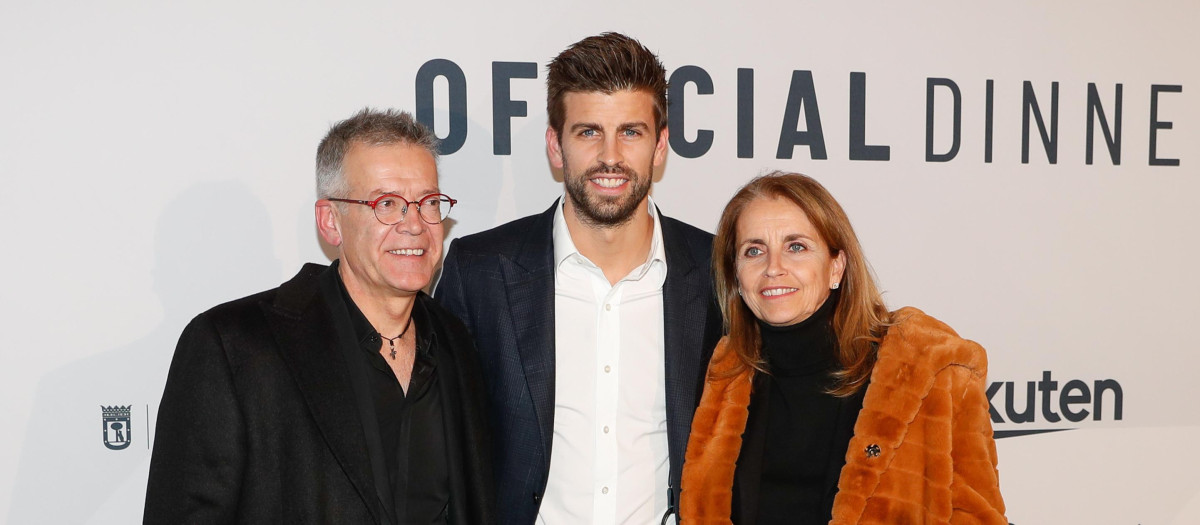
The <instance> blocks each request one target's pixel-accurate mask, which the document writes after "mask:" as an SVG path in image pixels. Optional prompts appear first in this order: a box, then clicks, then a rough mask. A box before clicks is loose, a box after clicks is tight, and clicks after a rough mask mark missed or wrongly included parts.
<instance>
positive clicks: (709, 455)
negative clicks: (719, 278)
mask: <svg viewBox="0 0 1200 525" xmlns="http://www.w3.org/2000/svg"><path fill="white" fill-rule="evenodd" d="M894 319H895V320H896V324H895V325H893V326H892V327H891V328H890V329H889V330H888V333H887V335H886V336H885V337H884V339H883V342H882V343H881V344H880V346H879V359H878V361H877V362H876V364H875V368H874V370H873V371H872V373H871V382H870V386H868V388H867V392H866V394H865V397H864V399H863V409H862V411H861V412H860V413H859V417H858V421H857V422H856V423H855V426H854V437H853V438H852V439H851V440H850V445H849V448H848V450H847V452H846V466H845V467H843V468H842V472H841V475H840V478H839V481H838V494H837V497H836V499H835V500H834V505H833V521H832V523H835V524H850V523H881V524H882V523H887V524H894V523H987V524H998V525H1004V524H1007V523H1008V520H1007V519H1005V517H1004V501H1003V498H1002V497H1001V496H1000V485H999V474H998V472H997V469H996V463H997V458H996V445H995V442H994V441H993V439H992V428H991V419H990V417H989V414H988V401H987V395H986V394H985V385H984V381H985V378H986V376H987V357H986V354H985V353H984V351H983V348H982V347H980V346H979V345H978V344H976V343H974V342H971V341H967V340H965V339H962V338H960V337H959V336H958V334H956V333H955V332H954V330H952V329H950V327H949V326H946V325H945V324H943V323H942V322H940V321H938V320H936V319H934V318H932V317H929V316H927V315H925V314H924V313H923V312H921V311H920V310H917V309H915V308H904V309H901V310H899V311H897V312H895V314H894ZM725 343H726V341H722V342H721V344H720V345H719V346H718V347H717V350H716V351H715V352H714V354H713V359H712V362H711V363H710V365H709V379H708V381H707V383H706V384H705V388H704V394H703V396H702V398H701V401H700V406H699V408H697V409H696V416H695V418H694V419H693V422H692V434H691V441H690V443H689V446H688V449H687V460H686V462H685V463H684V467H683V480H682V493H681V500H680V515H681V520H682V521H681V523H682V524H683V525H697V524H712V523H722V524H724V523H729V522H730V519H729V516H730V510H731V508H732V500H733V497H734V496H733V475H734V470H735V465H736V462H737V456H738V454H739V452H740V451H741V445H742V433H743V432H744V430H745V428H746V418H747V415H748V406H749V403H750V385H751V379H752V374H751V371H745V372H743V373H741V374H738V375H734V376H730V377H725V375H727V374H723V372H726V371H728V370H730V369H731V367H733V366H735V364H736V362H737V356H736V355H734V353H733V352H732V351H731V350H730V349H729V348H728V345H727V344H725Z"/></svg>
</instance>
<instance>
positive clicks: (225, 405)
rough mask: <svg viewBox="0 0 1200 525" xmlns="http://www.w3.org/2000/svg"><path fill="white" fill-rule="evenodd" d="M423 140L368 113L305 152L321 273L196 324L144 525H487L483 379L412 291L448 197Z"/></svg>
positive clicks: (447, 323)
mask: <svg viewBox="0 0 1200 525" xmlns="http://www.w3.org/2000/svg"><path fill="white" fill-rule="evenodd" d="M436 142H437V141H436V138H435V137H434V135H433V132H432V131H430V130H429V129H427V128H425V127H424V126H422V125H420V124H419V123H417V122H415V121H414V120H413V118H412V116H411V115H409V114H408V113H403V112H397V111H390V110H389V111H382V112H381V111H373V110H369V109H368V110H363V111H362V112H360V113H358V114H357V115H354V116H353V117H351V118H350V119H347V120H345V121H342V122H339V123H337V124H336V125H334V126H333V128H332V129H330V131H329V133H328V134H327V135H326V137H325V139H324V140H322V141H321V145H320V146H319V147H318V150H317V191H318V193H319V196H320V199H319V200H318V201H317V204H316V219H317V228H318V230H319V231H320V234H321V237H322V238H324V239H325V241H327V242H328V243H329V244H330V245H332V246H335V247H336V248H337V252H338V260H336V261H334V262H333V264H332V265H330V266H328V267H326V266H320V265H315V264H308V265H305V266H304V268H303V269H301V270H300V273H299V274H298V275H296V277H294V278H292V279H291V280H290V281H288V282H286V283H284V284H283V285H282V286H280V287H279V288H276V289H273V290H269V291H266V292H263V293H260V294H257V295H253V296H250V297H247V298H244V299H239V300H237V301H233V302H230V303H227V304H223V305H220V306H218V307H216V308H213V309H212V310H209V311H208V312H205V313H203V314H201V315H200V316H198V317H196V319H195V320H193V321H192V322H191V323H190V324H189V325H188V327H187V328H186V329H185V330H184V333H183V335H182V337H181V338H180V341H179V346H178V347H177V348H176V351H175V358H174V360H173V362H172V364H171V371H170V374H169V376H168V378H167V386H166V391H165V392H164V394H163V400H162V404H161V406H160V408H159V417H158V426H157V432H156V440H155V444H154V454H153V458H152V460H151V465H150V479H149V484H148V490H147V495H146V512H145V521H146V523H225V522H238V523H387V524H391V523H396V524H400V523H470V524H475V523H491V522H493V521H494V519H495V518H494V516H493V506H494V495H493V488H492V473H491V467H490V463H489V461H490V459H489V457H488V454H487V450H488V448H487V435H486V430H487V422H486V419H485V416H484V414H483V403H484V401H483V391H482V383H483V381H482V379H481V375H480V371H479V363H478V361H477V357H476V356H475V354H474V352H473V350H472V348H473V347H472V342H471V340H470V339H469V337H468V336H467V335H466V334H467V330H466V329H465V328H464V327H463V325H462V323H461V322H459V320H458V319H457V318H455V317H454V316H453V315H451V314H449V313H448V312H446V311H445V310H443V309H442V308H441V307H440V306H439V305H438V304H437V303H436V302H434V301H433V300H432V299H430V297H429V296H428V295H426V294H425V292H424V291H423V290H424V289H425V288H426V287H427V286H428V285H429V283H430V280H431V279H432V278H433V275H434V273H435V272H436V270H437V267H438V265H439V264H440V261H441V255H442V242H443V239H444V231H443V223H442V221H444V220H445V219H446V217H447V215H448V214H449V213H450V210H451V208H453V206H454V205H455V204H456V203H457V201H456V200H454V199H452V198H450V197H449V196H447V195H444V194H442V193H441V192H440V190H439V189H438V172H437V147H436Z"/></svg>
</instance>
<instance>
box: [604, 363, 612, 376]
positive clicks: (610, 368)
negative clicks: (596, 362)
mask: <svg viewBox="0 0 1200 525" xmlns="http://www.w3.org/2000/svg"><path fill="white" fill-rule="evenodd" d="M609 372H612V367H611V366H608V365H604V373H606V374H607V373H609Z"/></svg>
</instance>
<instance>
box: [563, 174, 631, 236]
mask: <svg viewBox="0 0 1200 525" xmlns="http://www.w3.org/2000/svg"><path fill="white" fill-rule="evenodd" d="M563 160H564V162H563V179H564V181H563V182H564V185H565V186H566V188H567V197H568V198H569V199H571V204H572V205H573V206H574V207H575V210H576V216H577V217H578V218H579V220H580V222H583V223H584V224H587V225H588V226H595V227H600V228H615V227H617V226H620V225H622V224H625V223H627V222H629V221H631V220H633V216H634V214H635V213H636V212H637V207H638V205H639V204H641V203H642V201H643V200H645V198H646V195H649V194H650V176H649V175H647V176H642V175H641V174H640V173H638V172H637V171H635V170H634V169H632V168H630V167H629V166H628V165H626V164H625V163H623V162H620V163H617V164H616V165H613V166H608V165H605V164H597V165H594V166H592V167H590V168H588V169H587V171H585V172H584V173H582V174H580V175H573V174H571V171H570V165H569V164H568V163H567V162H566V159H563ZM652 170H653V167H650V168H649V169H647V170H646V173H647V174H651V173H653V171H652ZM596 174H614V175H617V174H619V175H624V176H625V177H626V178H627V179H628V182H626V184H628V185H630V188H629V193H627V194H626V195H625V196H623V197H617V198H610V197H600V196H597V195H594V194H592V193H589V192H588V189H587V188H588V184H589V182H588V179H591V178H592V176H593V175H596Z"/></svg>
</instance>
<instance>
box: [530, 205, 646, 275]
mask: <svg viewBox="0 0 1200 525" xmlns="http://www.w3.org/2000/svg"><path fill="white" fill-rule="evenodd" d="M567 198H568V197H567V196H566V195H563V196H562V198H561V199H559V200H558V206H555V208H554V234H553V235H554V239H553V241H554V268H555V270H558V269H559V268H562V264H563V261H566V260H567V259H568V258H571V256H578V257H579V258H581V259H583V260H585V261H587V260H588V259H587V257H584V256H583V254H582V253H579V249H578V248H576V247H575V241H574V240H572V239H571V231H570V230H569V229H567V219H566V216H565V215H564V213H565V212H566V208H565V207H564V206H566V202H567ZM646 211H647V212H649V213H650V217H651V218H653V219H654V232H653V233H652V234H651V238H650V239H651V240H650V253H648V254H647V255H646V261H645V262H644V263H642V265H641V268H642V270H641V271H643V272H644V271H645V269H646V268H649V267H650V265H651V263H654V262H655V261H658V262H661V263H663V264H666V262H667V252H666V250H665V249H664V248H663V241H662V221H661V219H660V218H659V216H658V207H657V206H655V205H654V198H653V197H650V196H649V195H647V196H646ZM588 262H589V263H590V262H591V261H588ZM638 271H639V270H634V272H638Z"/></svg>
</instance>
